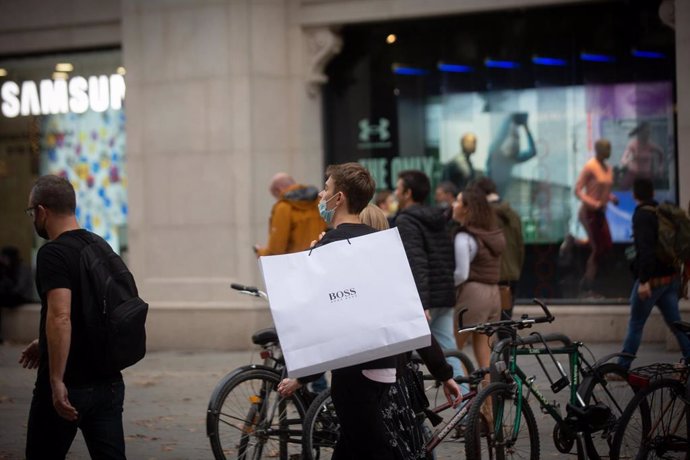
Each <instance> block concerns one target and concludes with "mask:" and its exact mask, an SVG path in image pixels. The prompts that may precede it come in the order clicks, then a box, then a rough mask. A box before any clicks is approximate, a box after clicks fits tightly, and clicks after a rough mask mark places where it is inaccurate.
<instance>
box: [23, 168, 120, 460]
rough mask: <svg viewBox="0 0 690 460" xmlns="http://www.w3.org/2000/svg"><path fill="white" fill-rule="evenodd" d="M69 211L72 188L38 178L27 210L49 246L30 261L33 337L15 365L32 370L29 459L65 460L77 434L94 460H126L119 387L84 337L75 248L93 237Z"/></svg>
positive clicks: (78, 254)
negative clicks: (35, 296) (36, 306)
mask: <svg viewBox="0 0 690 460" xmlns="http://www.w3.org/2000/svg"><path fill="white" fill-rule="evenodd" d="M75 209H76V198H75V193H74V189H73V187H72V185H71V184H70V182H69V181H67V180H66V179H64V178H61V177H58V176H52V175H46V176H42V177H40V178H39V179H38V180H37V182H36V184H35V185H34V187H33V188H32V190H31V194H30V196H29V207H28V208H27V209H26V213H27V215H29V217H31V218H32V220H33V225H34V229H35V230H36V233H37V234H38V235H39V236H40V237H41V238H44V239H46V240H48V243H46V244H45V245H43V246H42V247H41V248H40V249H39V251H38V255H37V259H36V285H37V288H38V293H39V295H40V298H41V315H40V316H41V317H40V326H39V338H38V339H36V340H34V341H33V342H32V343H31V344H30V345H29V346H27V347H26V348H25V349H24V351H23V352H22V353H21V356H20V359H19V363H20V364H21V365H22V366H23V367H24V368H29V369H34V368H38V372H37V376H36V384H35V388H34V392H33V399H32V401H31V408H30V412H29V421H28V427H27V438H26V458H27V459H28V460H31V459H63V458H65V456H66V454H67V452H68V450H69V448H70V446H71V444H72V441H73V440H74V437H75V435H76V433H77V428H79V429H81V431H82V434H83V436H84V439H85V441H86V445H87V447H88V450H89V453H90V455H91V457H92V458H98V459H124V458H125V441H124V433H123V427H122V406H123V401H124V393H125V385H124V382H123V380H122V374H121V373H120V370H119V369H118V368H117V367H115V368H112V367H107V366H103V365H102V364H103V356H101V355H100V353H99V352H97V351H96V350H101V348H99V347H97V346H94V345H93V343H92V342H91V340H90V338H89V332H90V331H89V330H88V328H89V327H90V326H88V327H87V322H86V318H85V316H86V315H85V314H84V308H83V306H82V305H83V304H82V301H83V300H84V296H85V293H84V292H83V288H82V282H83V280H82V279H81V278H82V272H81V268H80V265H81V256H82V254H81V251H80V250H79V249H78V248H79V247H80V246H87V245H88V244H89V241H90V240H91V238H92V235H93V234H92V233H90V232H88V231H87V230H84V229H81V228H80V227H79V224H78V223H77V219H76V216H75ZM95 238H98V239H100V238H99V237H95ZM101 241H102V240H101ZM105 244H107V243H105ZM98 307H99V309H100V307H101V306H100V305H99V306H98Z"/></svg>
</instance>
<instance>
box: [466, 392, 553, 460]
mask: <svg viewBox="0 0 690 460" xmlns="http://www.w3.org/2000/svg"><path fill="white" fill-rule="evenodd" d="M471 404H472V407H471V408H470V411H469V414H468V415H467V427H466V429H465V454H466V456H467V459H468V460H477V459H483V458H489V459H492V460H493V459H498V460H504V459H508V458H529V459H531V460H538V459H539V429H538V427H537V421H536V419H535V418H534V414H533V413H532V409H530V407H529V404H527V401H525V400H524V399H522V398H520V399H518V398H516V395H515V390H514V389H513V388H512V386H511V385H508V384H505V383H491V384H489V385H488V386H487V387H486V388H484V389H483V390H482V391H481V392H480V393H479V394H478V395H477V396H476V397H475V400H474V401H472V403H471ZM518 410H519V411H520V412H518ZM518 417H519V418H518ZM518 421H519V425H517V427H516V422H518Z"/></svg>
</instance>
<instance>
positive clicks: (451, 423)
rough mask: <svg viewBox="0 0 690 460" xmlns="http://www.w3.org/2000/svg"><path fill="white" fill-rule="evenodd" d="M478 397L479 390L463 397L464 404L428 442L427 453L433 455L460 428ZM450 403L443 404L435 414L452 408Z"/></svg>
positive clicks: (462, 403) (471, 391)
mask: <svg viewBox="0 0 690 460" xmlns="http://www.w3.org/2000/svg"><path fill="white" fill-rule="evenodd" d="M475 396H477V390H470V391H469V392H468V393H467V394H465V395H463V399H462V402H461V403H460V409H459V410H458V411H457V412H455V414H453V416H452V417H451V418H450V420H448V423H446V424H445V425H443V426H441V427H440V428H438V429H436V430H435V431H434V433H432V435H431V438H430V439H429V440H428V441H427V442H426V445H425V447H424V448H425V450H426V452H427V453H431V452H432V451H433V450H434V449H435V448H436V447H437V446H438V445H439V444H441V442H442V441H443V440H444V439H445V438H446V437H447V436H448V435H449V434H450V432H451V431H453V429H454V428H455V427H456V426H458V424H459V423H460V421H461V420H462V419H463V418H464V417H465V415H467V412H468V411H469V410H470V407H472V402H473V401H474V397H475ZM450 406H451V405H450V403H445V404H442V405H441V406H439V407H437V408H435V409H433V412H435V413H439V412H441V411H444V410H446V409H448V408H449V407H450Z"/></svg>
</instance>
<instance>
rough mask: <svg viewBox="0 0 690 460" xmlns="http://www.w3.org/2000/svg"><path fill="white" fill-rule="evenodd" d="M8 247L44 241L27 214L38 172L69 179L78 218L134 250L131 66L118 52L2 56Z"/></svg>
mask: <svg viewBox="0 0 690 460" xmlns="http://www.w3.org/2000/svg"><path fill="white" fill-rule="evenodd" d="M0 69H2V70H1V71H0V75H1V76H0V98H1V100H0V175H2V176H3V180H2V183H3V185H2V186H1V189H0V193H2V200H1V201H2V202H3V203H4V204H3V205H2V206H3V216H7V217H8V218H7V219H5V218H3V219H2V222H1V223H0V239H1V240H2V244H3V245H13V246H16V247H18V248H19V249H20V253H21V254H22V258H23V259H24V260H30V258H31V257H32V254H34V253H35V250H36V249H37V247H38V246H39V245H40V244H41V240H40V239H39V238H38V237H35V236H32V229H31V225H30V223H29V222H28V218H27V217H26V216H24V215H23V210H24V208H25V207H26V203H27V198H28V193H29V191H30V189H31V185H32V184H33V182H34V181H35V179H36V178H37V177H38V176H39V175H43V174H56V175H60V176H63V177H65V178H67V179H68V180H69V181H70V182H71V183H72V185H73V186H74V188H75V191H76V194H77V219H78V221H79V224H80V225H81V226H82V227H83V228H86V229H88V230H91V231H93V232H95V233H97V234H99V235H101V236H103V237H104V238H105V239H106V240H107V241H108V242H109V243H110V245H111V246H112V247H113V248H114V249H115V250H116V251H118V252H121V253H123V252H126V249H127V211H128V207H127V192H126V189H127V175H126V168H125V164H126V150H125V143H126V136H125V126H124V122H125V114H124V105H123V104H124V97H125V77H124V75H125V69H124V68H123V67H122V64H121V53H120V51H119V50H106V51H95V52H85V53H74V54H59V55H50V56H39V57H25V58H13V59H3V60H0Z"/></svg>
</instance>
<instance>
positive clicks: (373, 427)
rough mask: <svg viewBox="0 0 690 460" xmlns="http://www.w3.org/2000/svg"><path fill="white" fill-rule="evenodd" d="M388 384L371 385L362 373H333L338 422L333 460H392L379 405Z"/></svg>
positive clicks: (334, 400)
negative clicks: (336, 442) (338, 436)
mask: <svg viewBox="0 0 690 460" xmlns="http://www.w3.org/2000/svg"><path fill="white" fill-rule="evenodd" d="M390 386H391V384H388V383H380V382H374V381H373V380H370V379H368V378H366V377H365V376H364V375H363V374H362V371H361V370H344V371H343V370H340V371H334V372H333V374H332V379H331V398H333V405H334V406H335V412H336V414H338V420H340V439H339V440H338V444H337V445H336V447H335V451H334V452H333V457H332V460H369V459H370V460H393V459H395V458H396V457H395V451H394V450H393V449H392V448H391V446H390V444H389V437H388V435H387V434H386V428H385V425H384V423H383V415H382V413H381V404H382V402H383V401H384V400H385V399H386V398H385V396H386V395H387V394H388V390H389V387H390Z"/></svg>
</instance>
